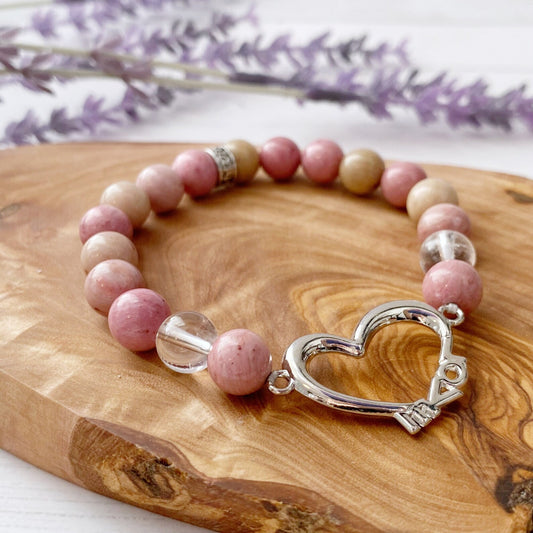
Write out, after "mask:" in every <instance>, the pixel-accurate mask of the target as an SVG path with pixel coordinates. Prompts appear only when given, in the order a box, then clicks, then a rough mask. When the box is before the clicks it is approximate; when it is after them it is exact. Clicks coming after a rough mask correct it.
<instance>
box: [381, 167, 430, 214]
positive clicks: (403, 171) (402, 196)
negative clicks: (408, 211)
mask: <svg viewBox="0 0 533 533" xmlns="http://www.w3.org/2000/svg"><path fill="white" fill-rule="evenodd" d="M425 178H426V173H425V171H424V169H423V168H422V167H419V166H418V165H415V164H414V163H407V162H400V163H393V164H392V165H390V166H389V167H387V168H386V169H385V171H384V172H383V175H382V176H381V182H380V185H381V193H382V194H383V198H385V200H387V202H389V204H391V205H393V206H394V207H405V204H406V203H407V195H408V194H409V191H410V190H411V189H412V188H413V186H414V185H415V184H416V183H418V182H419V181H421V180H423V179H425Z"/></svg>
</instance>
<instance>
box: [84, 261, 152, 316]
mask: <svg viewBox="0 0 533 533" xmlns="http://www.w3.org/2000/svg"><path fill="white" fill-rule="evenodd" d="M144 286H145V283H144V278H143V276H142V274H141V273H140V272H139V270H138V269H137V267H135V266H133V265H132V264H131V263H128V262H127V261H123V260H122V259H108V260H107V261H102V262H101V263H98V264H97V265H96V266H95V267H94V268H93V269H92V270H91V271H90V272H89V274H88V275H87V278H85V298H87V301H88V302H89V305H90V306H91V307H94V309H96V310H97V311H100V312H101V313H103V314H104V315H106V314H107V313H108V311H109V308H110V307H111V304H112V303H113V302H114V301H115V299H116V298H117V297H118V296H119V295H121V294H122V293H123V292H126V291H129V290H131V289H137V288H139V287H144Z"/></svg>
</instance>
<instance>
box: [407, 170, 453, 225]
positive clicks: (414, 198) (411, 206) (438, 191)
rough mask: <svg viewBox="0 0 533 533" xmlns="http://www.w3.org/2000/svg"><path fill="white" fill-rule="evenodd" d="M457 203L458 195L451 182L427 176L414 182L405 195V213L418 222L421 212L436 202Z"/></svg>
mask: <svg viewBox="0 0 533 533" xmlns="http://www.w3.org/2000/svg"><path fill="white" fill-rule="evenodd" d="M443 203H447V204H455V205H458V204H459V197H458V196H457V192H456V190H455V189H454V188H453V185H452V184H451V183H448V182H447V181H444V180H441V179H440V178H427V179H425V180H421V181H419V182H418V183H416V184H415V185H414V186H413V188H412V189H411V190H410V191H409V194H408V195H407V202H406V205H405V207H406V208H407V214H408V215H409V218H410V219H411V220H413V221H414V222H416V223H418V219H419V218H420V217H421V216H422V213H423V212H424V211H425V210H426V209H429V208H430V207H431V206H433V205H436V204H443Z"/></svg>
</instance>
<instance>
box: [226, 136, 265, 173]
mask: <svg viewBox="0 0 533 533" xmlns="http://www.w3.org/2000/svg"><path fill="white" fill-rule="evenodd" d="M224 146H225V147H226V148H228V149H229V150H230V151H231V153H232V154H233V155H234V156H235V161H236V162H237V179H236V181H237V183H247V182H249V181H251V180H253V179H254V176H255V174H256V173H257V170H258V168H259V154H258V153H257V149H256V148H255V146H254V145H253V144H250V143H249V142H248V141H243V140H241V139H235V140H233V141H229V142H228V143H226V144H225V145H224Z"/></svg>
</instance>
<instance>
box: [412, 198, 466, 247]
mask: <svg viewBox="0 0 533 533" xmlns="http://www.w3.org/2000/svg"><path fill="white" fill-rule="evenodd" d="M442 229H451V230H454V231H458V232H459V233H462V234H463V235H466V236H467V237H468V236H469V235H470V218H469V217H468V214H467V213H466V211H465V210H464V209H462V208H461V207H459V206H458V205H454V204H436V205H433V206H431V207H430V208H429V209H426V210H425V211H424V212H423V213H422V216H421V217H420V218H419V219H418V225H417V227H416V231H417V234H418V240H419V241H420V242H423V241H424V239H426V237H429V235H431V234H432V233H435V232H436V231H440V230H442Z"/></svg>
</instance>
